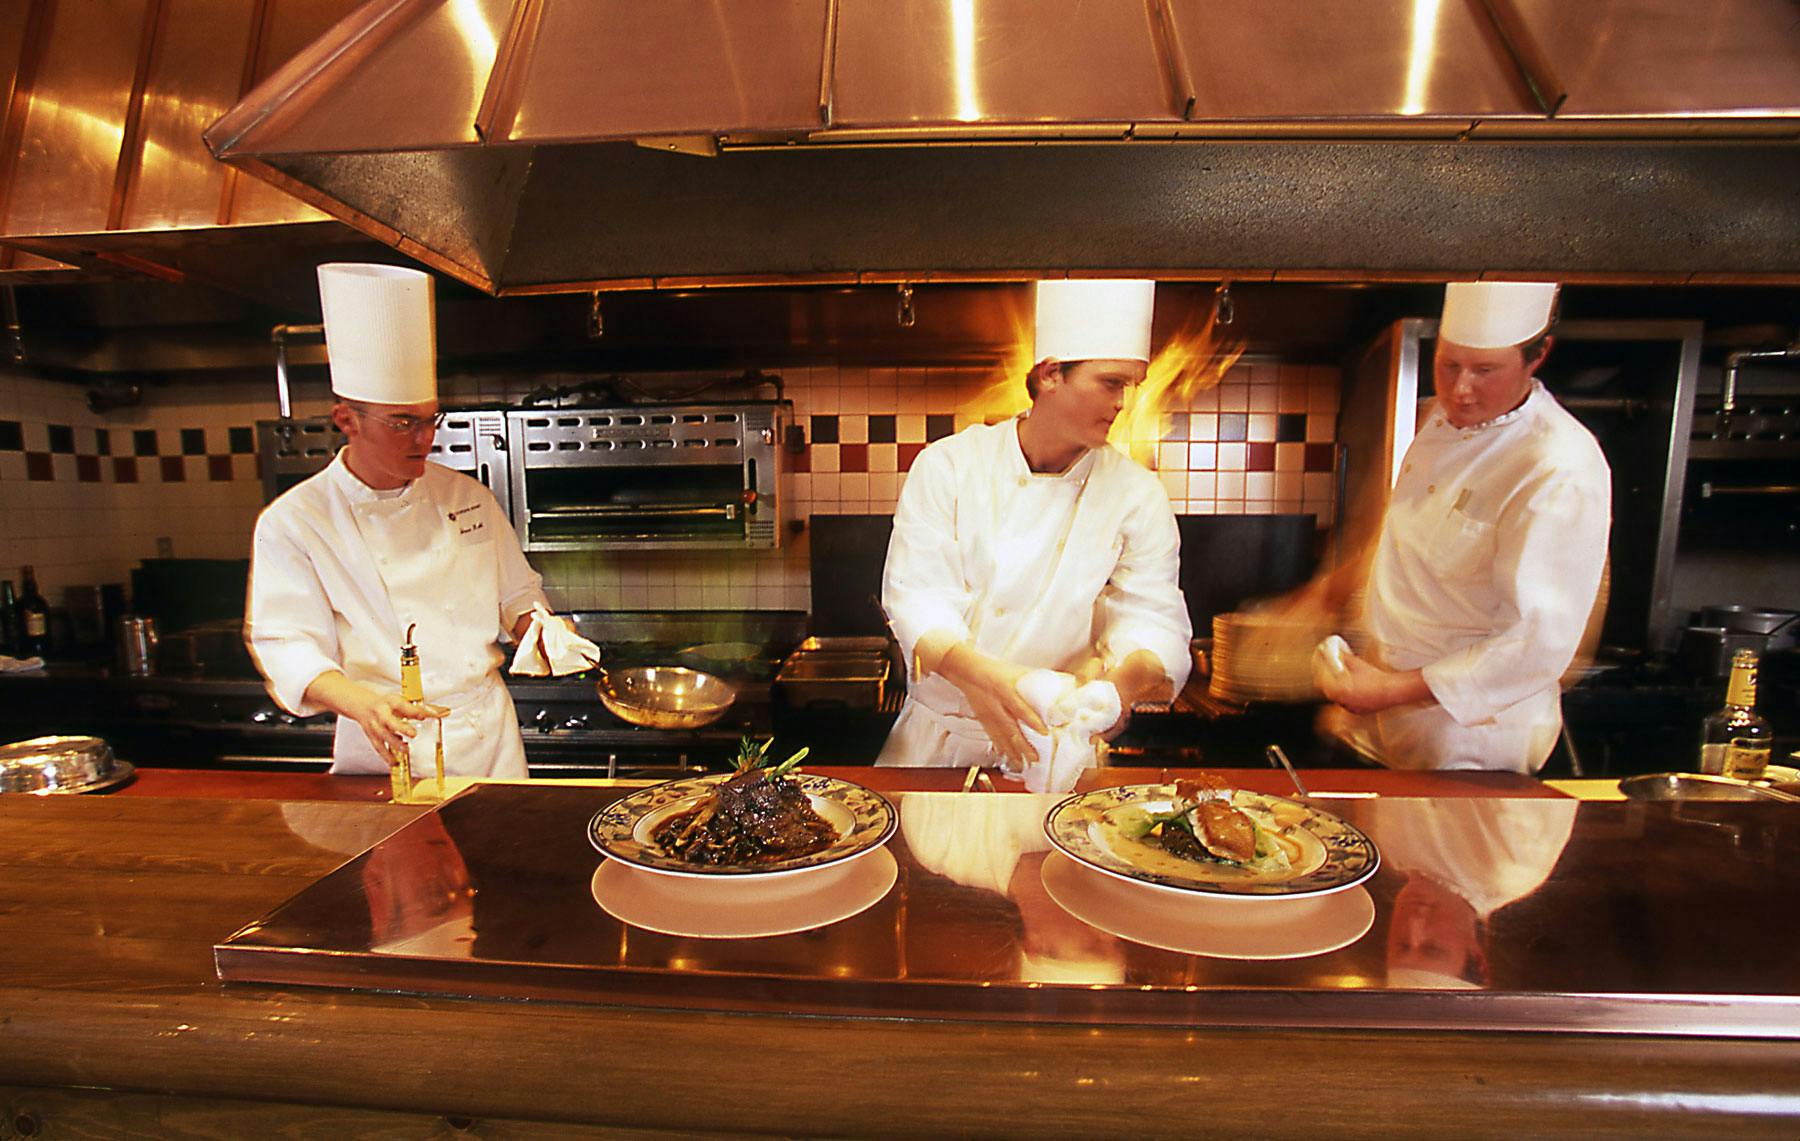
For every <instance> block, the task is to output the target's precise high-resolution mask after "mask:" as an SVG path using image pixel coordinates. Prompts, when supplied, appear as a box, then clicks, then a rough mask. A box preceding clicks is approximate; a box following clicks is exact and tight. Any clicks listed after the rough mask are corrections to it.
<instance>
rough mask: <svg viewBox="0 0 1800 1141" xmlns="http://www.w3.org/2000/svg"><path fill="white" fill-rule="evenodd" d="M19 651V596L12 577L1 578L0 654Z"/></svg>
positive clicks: (11, 653) (9, 654) (10, 653)
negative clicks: (15, 590)
mask: <svg viewBox="0 0 1800 1141" xmlns="http://www.w3.org/2000/svg"><path fill="white" fill-rule="evenodd" d="M18 652H19V596H18V595H17V594H14V593H13V584H12V579H10V578H9V579H4V580H0V654H6V655H8V656H11V655H13V654H16V653H18Z"/></svg>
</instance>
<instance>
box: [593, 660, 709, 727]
mask: <svg viewBox="0 0 1800 1141" xmlns="http://www.w3.org/2000/svg"><path fill="white" fill-rule="evenodd" d="M594 688H595V689H596V690H597V691H598V692H599V694H600V703H601V704H602V705H604V706H606V708H607V709H608V710H610V711H611V712H612V713H613V715H614V716H616V717H619V718H620V719H622V720H625V721H629V722H630V723H631V724H633V725H641V726H643V727H644V728H646V729H698V728H699V727H701V726H702V725H711V724H712V723H713V722H714V721H717V720H718V719H719V718H721V717H723V716H725V711H726V710H727V709H730V708H731V703H732V702H734V701H736V700H737V691H736V690H734V689H733V688H732V687H731V685H730V684H729V683H728V682H725V681H723V680H721V679H719V678H716V677H714V676H713V675H712V674H709V673H701V672H700V671H699V670H690V669H685V668H683V667H681V666H633V667H630V668H628V669H609V670H602V671H601V672H600V680H599V681H598V682H597V683H595V686H594Z"/></svg>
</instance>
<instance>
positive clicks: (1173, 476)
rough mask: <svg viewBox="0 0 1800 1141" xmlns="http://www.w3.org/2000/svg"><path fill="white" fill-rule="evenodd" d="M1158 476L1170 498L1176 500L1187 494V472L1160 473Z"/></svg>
mask: <svg viewBox="0 0 1800 1141" xmlns="http://www.w3.org/2000/svg"><path fill="white" fill-rule="evenodd" d="M1156 474H1157V478H1158V479H1159V480H1161V482H1162V485H1163V490H1164V491H1166V492H1168V494H1169V498H1171V499H1175V498H1178V497H1180V496H1183V495H1185V494H1186V493H1187V479H1188V477H1187V473H1186V472H1180V471H1160V472H1157V473H1156Z"/></svg>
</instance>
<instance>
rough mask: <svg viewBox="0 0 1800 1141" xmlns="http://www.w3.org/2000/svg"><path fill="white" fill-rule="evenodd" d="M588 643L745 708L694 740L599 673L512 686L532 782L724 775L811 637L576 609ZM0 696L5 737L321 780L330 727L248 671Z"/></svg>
mask: <svg viewBox="0 0 1800 1141" xmlns="http://www.w3.org/2000/svg"><path fill="white" fill-rule="evenodd" d="M573 617H574V619H575V622H576V625H577V626H578V627H579V628H580V629H581V631H582V633H583V634H584V635H585V636H587V637H589V638H592V639H593V640H594V641H595V642H597V643H599V644H600V646H601V649H602V653H603V656H604V660H605V662H607V663H608V664H610V665H613V666H615V667H617V666H625V665H647V664H655V665H687V666H689V667H691V668H699V669H704V670H706V671H707V672H710V673H714V674H717V675H718V676H720V677H723V678H725V679H726V680H727V681H728V682H730V683H731V684H732V686H733V687H734V688H735V689H736V691H737V699H736V701H735V702H734V703H733V705H732V707H731V708H730V709H729V710H728V711H727V712H726V714H725V716H724V717H723V718H721V719H720V720H719V721H717V722H714V723H713V724H711V725H708V726H705V727H703V728H699V729H691V730H657V729H646V728H641V727H638V726H634V725H630V724H627V723H626V722H624V721H622V720H620V719H619V718H618V717H616V716H614V715H613V714H612V713H610V712H608V711H607V710H606V709H605V708H604V707H603V706H602V705H601V704H600V701H599V699H598V697H597V695H596V693H595V690H594V677H593V676H590V675H587V674H583V675H575V676H572V677H566V678H509V679H508V681H507V686H508V689H509V690H510V691H511V692H512V695H513V702H514V705H515V706H516V707H517V709H518V715H519V727H520V729H521V731H522V733H523V735H524V739H525V756H526V761H527V764H528V765H529V767H530V769H531V773H532V775H533V776H538V777H592V776H607V775H618V774H644V775H651V776H658V777H668V776H671V775H674V774H675V773H676V772H679V771H682V770H688V769H709V770H720V769H724V768H726V767H728V764H729V762H730V760H731V758H732V757H734V756H735V755H736V753H737V748H738V741H739V739H740V738H741V737H743V736H745V735H750V736H754V737H758V738H761V737H765V736H768V735H769V734H770V733H771V732H772V731H773V718H772V715H771V708H770V704H771V703H770V683H771V679H772V678H773V676H774V674H775V670H776V668H777V667H778V666H779V664H780V662H781V660H782V659H783V658H784V657H785V656H786V655H787V653H788V652H789V651H790V650H792V649H793V648H794V647H795V646H796V645H797V644H799V642H800V641H801V639H802V638H803V637H804V636H805V633H806V615H805V613H804V612H802V611H789V610H780V611H747V612H737V611H677V612H673V613H649V612H580V613H577V614H575V615H573ZM26 680H27V681H29V683H30V684H12V685H8V686H6V687H4V689H3V690H0V725H4V726H5V727H6V729H7V732H8V734H10V735H7V736H5V737H4V739H7V740H23V739H25V738H27V737H33V736H41V735H44V734H48V733H74V732H77V731H79V732H80V733H82V734H85V735H91V736H98V737H103V738H105V739H106V740H107V741H109V742H110V743H111V744H112V746H113V748H114V751H115V752H116V753H117V754H118V755H119V756H120V757H122V758H124V759H126V760H130V761H132V762H133V763H134V764H151V765H169V766H179V767H184V768H192V767H220V768H238V769H301V770H323V769H324V768H325V767H326V765H327V764H328V763H329V758H330V754H331V742H332V734H333V730H334V727H335V721H336V718H335V717H333V716H332V715H330V714H326V715H324V716H319V717H307V718H298V717H295V716H293V715H292V714H289V713H286V712H284V711H282V710H281V709H279V708H277V707H276V706H275V704H274V703H273V702H272V701H271V700H270V699H269V697H268V695H267V693H266V692H265V691H264V689H263V686H262V683H261V681H260V680H259V679H257V678H256V677H255V676H254V675H253V674H251V673H249V672H247V671H245V670H238V671H237V672H236V673H235V674H234V675H233V676H219V673H218V672H214V673H213V674H208V675H202V674H199V673H193V674H185V675H184V674H169V673H163V674H158V675H154V676H150V677H116V676H110V675H109V674H106V673H103V672H102V671H100V670H99V669H97V668H95V669H92V670H88V671H81V670H75V669H73V668H71V670H69V671H56V672H54V673H52V674H49V675H42V676H39V677H37V678H35V679H26Z"/></svg>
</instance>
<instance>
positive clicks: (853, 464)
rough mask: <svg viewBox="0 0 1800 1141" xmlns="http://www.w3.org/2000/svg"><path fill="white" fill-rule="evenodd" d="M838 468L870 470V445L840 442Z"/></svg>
mask: <svg viewBox="0 0 1800 1141" xmlns="http://www.w3.org/2000/svg"><path fill="white" fill-rule="evenodd" d="M838 470H839V471H868V470H869V445H867V444H839V445H838Z"/></svg>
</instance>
